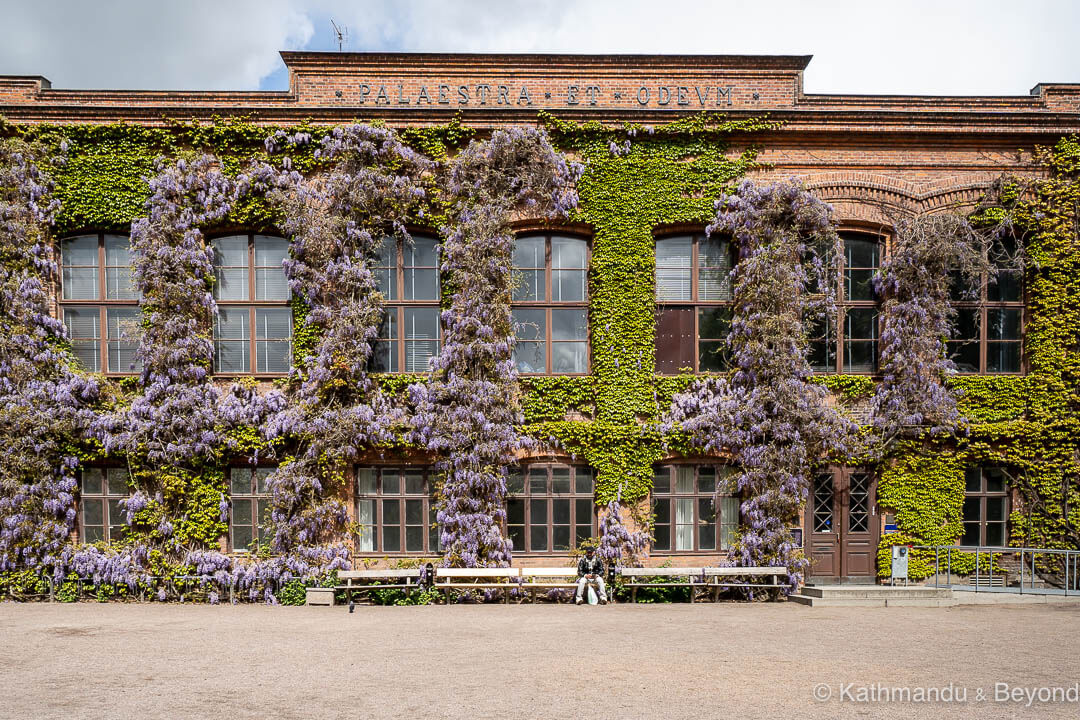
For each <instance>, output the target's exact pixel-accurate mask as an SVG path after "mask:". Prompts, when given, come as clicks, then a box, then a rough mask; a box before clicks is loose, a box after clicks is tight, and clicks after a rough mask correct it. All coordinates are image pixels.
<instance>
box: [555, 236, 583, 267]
mask: <svg viewBox="0 0 1080 720" xmlns="http://www.w3.org/2000/svg"><path fill="white" fill-rule="evenodd" d="M587 258H588V243H587V242H586V241H585V240H583V239H581V238H574V237H558V236H555V237H553V238H551V268H552V269H553V270H563V269H572V270H575V269H581V270H584V269H585V268H586V267H587V262H586V261H587Z"/></svg>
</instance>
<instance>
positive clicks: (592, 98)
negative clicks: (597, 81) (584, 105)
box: [585, 85, 600, 105]
mask: <svg viewBox="0 0 1080 720" xmlns="http://www.w3.org/2000/svg"><path fill="white" fill-rule="evenodd" d="M599 92H600V86H599V85H588V86H586V88H585V94H586V95H588V96H589V104H590V105H595V104H596V95H597V93H599Z"/></svg>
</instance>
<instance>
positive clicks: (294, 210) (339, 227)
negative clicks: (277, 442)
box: [251, 125, 434, 575]
mask: <svg viewBox="0 0 1080 720" xmlns="http://www.w3.org/2000/svg"><path fill="white" fill-rule="evenodd" d="M308 142H310V137H309V136H307V135H305V134H299V135H293V136H285V135H284V134H279V135H275V136H273V137H271V138H269V139H268V141H267V148H268V150H270V151H276V150H279V149H282V148H285V147H290V146H295V145H298V144H306V143H308ZM316 156H317V157H319V158H320V159H322V160H325V161H327V162H332V163H333V166H332V169H330V170H329V171H328V172H326V173H325V174H321V175H317V176H315V177H312V178H303V177H301V176H299V175H298V174H296V173H289V174H287V176H286V177H285V178H284V179H278V180H273V179H272V176H273V173H272V172H271V171H270V170H268V168H267V166H265V165H264V166H261V167H259V168H255V169H254V170H253V172H252V175H251V177H252V178H253V180H252V182H255V183H256V184H261V185H263V186H268V187H271V188H272V189H271V190H270V192H269V194H270V197H271V199H272V200H274V201H275V202H276V203H277V204H278V205H279V206H280V207H281V208H282V210H283V214H284V217H285V222H284V225H283V229H284V230H285V231H286V233H287V234H288V235H289V236H290V237H291V238H292V251H291V256H290V258H289V259H287V260H286V261H285V265H284V268H285V274H286V277H287V278H288V280H289V285H290V287H291V288H292V291H293V292H294V293H295V294H296V295H298V296H299V297H300V298H301V299H303V301H304V302H305V303H307V305H308V307H309V308H310V314H309V316H308V321H309V322H310V323H312V324H314V325H316V326H317V327H318V328H319V330H320V335H319V342H318V345H317V346H316V348H315V352H314V355H313V356H312V357H308V358H296V359H295V360H296V362H294V366H295V368H296V369H295V370H294V377H295V379H296V380H297V381H298V383H299V387H298V390H297V391H296V394H295V397H294V398H291V401H290V403H289V405H288V406H287V407H285V408H283V409H282V410H280V411H279V412H276V413H275V414H274V415H273V416H271V417H270V418H269V420H268V422H267V434H268V436H269V437H270V438H294V439H298V440H299V441H300V447H299V449H298V452H297V453H296V455H295V458H294V459H292V460H291V462H288V463H286V464H283V465H282V466H281V467H280V468H279V469H278V470H277V471H276V472H275V473H274V474H273V475H271V476H270V478H269V479H268V484H269V486H270V489H271V492H272V493H273V512H272V527H273V532H274V538H273V542H272V544H271V545H272V549H273V550H274V551H275V552H277V553H280V554H282V555H283V556H284V557H285V560H284V562H285V566H287V570H288V571H289V572H291V573H292V574H296V575H309V574H316V573H318V572H322V571H326V570H333V569H336V568H339V567H347V559H348V548H347V547H346V546H345V545H343V544H341V543H340V541H339V540H338V539H337V538H339V537H340V536H341V534H342V532H343V530H344V528H345V524H346V523H347V521H348V513H347V511H346V509H345V506H344V505H343V504H342V503H341V502H340V501H339V500H337V499H336V498H334V497H332V494H331V493H329V492H327V491H328V488H327V487H326V483H327V482H328V480H330V479H332V478H333V474H332V473H331V472H329V470H328V469H329V468H331V467H333V466H334V465H335V464H336V463H339V462H340V461H343V460H347V459H351V458H354V457H355V456H356V455H357V454H358V453H359V452H360V450H361V449H362V448H365V447H372V446H377V445H380V444H386V443H389V442H391V441H393V440H394V438H395V428H396V427H397V426H399V425H400V424H401V423H402V422H403V420H404V411H403V410H402V409H401V408H399V407H395V406H394V405H393V403H392V402H391V401H390V400H389V399H388V398H387V397H386V396H385V395H383V394H382V393H381V392H379V389H378V387H377V386H376V384H375V383H374V382H373V381H372V380H371V379H370V378H369V377H368V361H369V359H370V357H371V354H372V346H373V343H374V340H375V338H376V336H377V333H378V327H379V325H380V323H381V321H382V307H383V296H382V293H381V292H380V289H379V285H378V282H377V279H376V276H375V274H374V272H373V271H372V268H373V266H374V264H375V261H376V258H377V256H378V252H379V250H380V248H381V247H382V245H383V242H384V239H385V238H394V239H396V240H400V241H403V242H408V241H409V239H410V238H409V234H408V232H407V231H406V227H405V224H406V221H408V220H409V219H410V218H413V217H416V216H417V215H418V214H420V213H421V211H422V208H423V203H424V201H425V199H426V193H425V190H424V187H423V181H424V178H425V176H426V175H427V174H429V173H430V172H431V171H432V170H433V169H434V165H433V163H432V162H431V161H430V160H428V159H427V158H425V157H423V156H422V155H419V154H417V153H416V152H414V151H413V150H412V149H411V148H409V147H407V146H406V145H404V144H403V143H402V142H401V141H400V140H399V139H398V138H397V136H396V135H395V134H394V133H393V132H391V131H390V130H386V129H383V128H373V127H368V126H364V125H351V126H348V127H343V128H335V129H334V131H333V132H332V133H330V134H329V135H328V136H327V137H325V138H324V139H323V141H322V145H321V147H320V149H319V150H317V151H316ZM284 164H285V165H286V167H288V166H289V163H288V162H285V163H284ZM285 566H283V567H285Z"/></svg>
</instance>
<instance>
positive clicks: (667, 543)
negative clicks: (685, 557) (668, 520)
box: [652, 525, 671, 550]
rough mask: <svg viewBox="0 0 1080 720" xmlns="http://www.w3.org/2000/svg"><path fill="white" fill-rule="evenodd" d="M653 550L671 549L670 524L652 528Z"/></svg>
mask: <svg viewBox="0 0 1080 720" xmlns="http://www.w3.org/2000/svg"><path fill="white" fill-rule="evenodd" d="M653 535H654V536H655V538H654V539H653V544H652V546H653V550H671V526H670V525H657V526H656V527H655V528H654V529H653Z"/></svg>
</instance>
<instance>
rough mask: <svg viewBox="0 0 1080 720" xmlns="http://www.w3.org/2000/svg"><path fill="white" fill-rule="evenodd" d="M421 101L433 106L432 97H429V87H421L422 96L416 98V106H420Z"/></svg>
mask: <svg viewBox="0 0 1080 720" xmlns="http://www.w3.org/2000/svg"><path fill="white" fill-rule="evenodd" d="M421 100H426V101H427V104H428V105H430V104H431V96H430V95H428V91H427V86H426V85H422V86H420V94H419V95H417V96H416V104H417V105H419V104H420V101H421Z"/></svg>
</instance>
